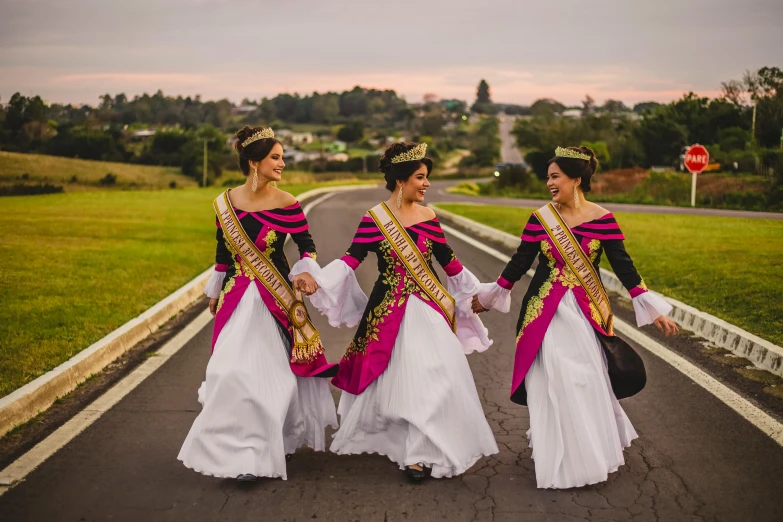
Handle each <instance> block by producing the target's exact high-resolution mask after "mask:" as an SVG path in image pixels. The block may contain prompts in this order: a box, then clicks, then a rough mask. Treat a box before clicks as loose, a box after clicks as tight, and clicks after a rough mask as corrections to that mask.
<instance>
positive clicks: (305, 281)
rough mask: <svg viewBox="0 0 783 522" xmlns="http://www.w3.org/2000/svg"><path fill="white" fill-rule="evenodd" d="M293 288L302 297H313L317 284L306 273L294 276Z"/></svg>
mask: <svg viewBox="0 0 783 522" xmlns="http://www.w3.org/2000/svg"><path fill="white" fill-rule="evenodd" d="M294 288H295V289H297V290H299V291H300V292H302V293H303V294H304V295H313V294H314V293H315V292H316V291H317V290H318V283H316V282H315V279H313V276H311V275H310V274H308V273H307V272H302V273H301V274H299V275H295V276H294Z"/></svg>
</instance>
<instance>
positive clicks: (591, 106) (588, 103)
mask: <svg viewBox="0 0 783 522" xmlns="http://www.w3.org/2000/svg"><path fill="white" fill-rule="evenodd" d="M594 112H595V100H594V99H593V97H592V96H590V95H589V94H585V99H584V100H582V115H583V116H587V115H589V114H593V113H594Z"/></svg>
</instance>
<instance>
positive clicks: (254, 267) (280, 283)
mask: <svg viewBox="0 0 783 522" xmlns="http://www.w3.org/2000/svg"><path fill="white" fill-rule="evenodd" d="M214 207H215V212H216V213H217V216H218V219H219V220H220V225H221V226H222V227H223V237H224V238H226V240H227V241H228V243H229V246H230V247H231V250H233V251H234V253H235V254H238V255H239V256H240V257H241V258H242V261H243V262H244V263H243V264H244V265H245V266H246V267H247V268H248V269H249V270H250V271H251V272H253V275H255V276H256V278H257V279H258V280H259V281H261V283H263V285H264V286H265V287H266V289H267V290H269V293H270V294H272V296H273V297H274V298H275V300H276V301H277V302H278V304H280V306H281V307H282V308H283V310H285V311H286V313H287V314H288V320H289V322H290V325H291V330H292V332H293V337H294V346H293V349H292V351H291V362H293V363H298V364H307V363H310V362H312V361H313V359H315V358H316V357H317V356H318V355H320V354H322V353H323V351H324V349H323V346H322V345H321V339H320V336H319V334H318V330H316V329H315V327H314V326H313V324H312V323H311V322H310V318H309V317H308V315H307V308H305V305H304V303H303V302H302V298H301V293H300V292H298V291H296V292H295V291H294V290H292V289H291V287H290V286H288V284H287V283H286V281H285V279H284V278H283V276H282V274H280V272H279V271H278V270H277V268H275V265H274V264H273V263H272V262H271V261H270V260H269V258H267V257H266V256H265V255H264V253H263V252H261V251H260V250H259V249H258V247H256V245H255V244H254V243H253V241H251V240H250V238H249V237H248V236H247V233H246V232H245V230H244V229H243V228H242V224H241V223H240V222H239V218H237V215H236V213H235V212H234V207H233V205H232V204H231V200H230V199H229V197H228V190H227V191H225V192H223V193H222V194H221V195H220V196H218V197H217V199H215V202H214Z"/></svg>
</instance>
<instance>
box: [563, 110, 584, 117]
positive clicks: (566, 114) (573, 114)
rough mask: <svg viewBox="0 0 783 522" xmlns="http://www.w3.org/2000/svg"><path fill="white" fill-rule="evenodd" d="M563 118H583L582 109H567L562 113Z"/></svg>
mask: <svg viewBox="0 0 783 522" xmlns="http://www.w3.org/2000/svg"><path fill="white" fill-rule="evenodd" d="M561 116H562V117H563V118H581V117H582V109H567V110H564V111H563V112H562V113H561Z"/></svg>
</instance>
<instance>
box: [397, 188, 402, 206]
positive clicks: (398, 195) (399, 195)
mask: <svg viewBox="0 0 783 522" xmlns="http://www.w3.org/2000/svg"><path fill="white" fill-rule="evenodd" d="M400 207H402V187H400V191H399V192H398V193H397V208H400Z"/></svg>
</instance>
